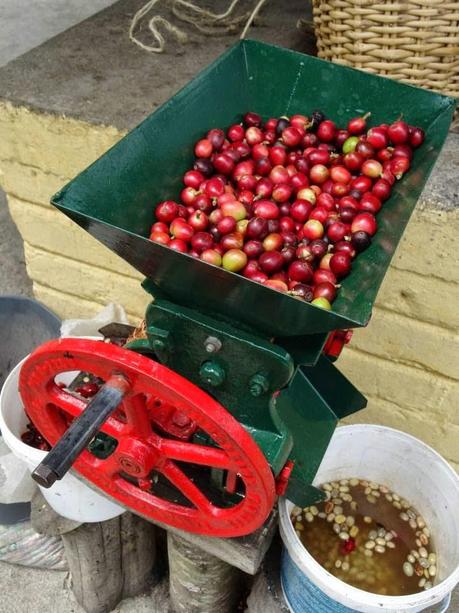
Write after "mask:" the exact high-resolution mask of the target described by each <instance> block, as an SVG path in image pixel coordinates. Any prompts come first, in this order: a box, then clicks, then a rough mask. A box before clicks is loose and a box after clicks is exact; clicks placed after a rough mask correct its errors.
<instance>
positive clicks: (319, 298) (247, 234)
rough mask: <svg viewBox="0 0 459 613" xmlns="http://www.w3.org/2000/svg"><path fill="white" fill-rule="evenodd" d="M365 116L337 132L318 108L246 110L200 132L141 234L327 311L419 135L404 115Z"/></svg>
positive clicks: (373, 229)
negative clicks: (267, 113) (174, 195)
mask: <svg viewBox="0 0 459 613" xmlns="http://www.w3.org/2000/svg"><path fill="white" fill-rule="evenodd" d="M368 117H369V114H367V115H364V116H362V117H355V118H353V119H351V120H350V121H349V122H348V124H347V127H346V128H344V129H340V128H338V127H337V126H336V124H335V123H334V122H333V121H332V120H331V119H327V118H326V117H325V116H324V114H323V113H322V112H320V111H314V112H313V113H312V114H311V116H310V117H306V116H305V115H293V116H291V117H280V118H279V119H275V118H271V119H268V120H267V121H266V122H263V120H262V118H261V117H260V115H258V114H257V113H253V112H249V113H247V114H246V115H245V116H244V118H243V121H242V122H241V123H238V124H234V125H232V126H230V127H229V128H228V129H227V130H226V133H225V132H224V131H223V130H221V129H218V128H213V129H212V130H209V132H208V133H207V134H206V136H205V138H202V139H201V140H199V141H198V142H197V143H196V144H195V147H194V153H195V156H196V159H195V162H194V165H193V168H192V169H191V170H188V171H187V172H186V173H185V175H184V177H183V183H184V188H183V190H182V191H181V193H180V199H179V201H173V200H166V201H164V202H160V203H159V204H158V205H157V207H156V210H155V217H156V222H155V223H154V224H153V226H152V228H151V235H150V239H151V240H152V241H154V242H156V243H161V244H163V245H167V246H168V247H169V248H170V249H174V250H176V251H179V252H182V253H187V254H189V255H191V256H193V257H196V258H200V259H201V260H203V261H204V262H207V263H209V264H213V265H214V266H221V267H223V268H224V269H226V270H228V271H231V272H237V273H240V274H242V275H243V276H244V277H247V278H248V279H251V280H252V281H257V282H259V283H262V284H264V285H266V286H268V287H270V288H272V289H275V290H278V291H281V292H286V293H289V294H291V295H293V296H296V297H298V298H300V299H302V300H305V301H307V302H311V303H312V304H314V305H316V306H319V307H321V308H325V309H330V308H331V303H332V302H333V300H334V299H335V297H336V294H337V290H338V288H339V283H340V280H341V279H342V278H343V277H345V276H346V275H348V274H349V273H350V272H351V268H352V261H353V259H354V258H355V257H356V256H357V254H358V253H360V252H362V251H364V250H365V249H366V248H367V247H368V246H369V245H370V244H371V240H372V237H373V235H374V234H375V232H376V230H377V222H376V215H377V213H378V212H379V210H380V209H381V207H382V206H383V203H384V201H385V200H387V199H388V198H389V196H390V194H391V190H392V186H393V185H394V183H395V181H396V180H397V179H401V178H402V176H403V175H404V173H406V172H407V171H408V169H409V168H410V164H411V159H412V156H413V150H414V149H415V148H416V147H419V146H420V145H421V144H422V142H423V141H424V132H423V130H422V129H421V128H417V127H414V126H411V125H408V124H407V123H406V122H405V121H402V120H397V121H395V122H394V123H392V124H391V125H388V124H380V125H378V126H375V127H371V128H368V126H367V120H368Z"/></svg>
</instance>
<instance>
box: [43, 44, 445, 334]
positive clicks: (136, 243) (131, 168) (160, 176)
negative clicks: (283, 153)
mask: <svg viewBox="0 0 459 613" xmlns="http://www.w3.org/2000/svg"><path fill="white" fill-rule="evenodd" d="M455 105H456V101H455V100H454V99H452V98H448V97H446V96H441V95H439V94H434V93H432V92H429V91H425V90H422V89H419V88H415V87H412V86H409V85H404V84H401V83H398V82H396V81H392V80H389V79H385V78H382V77H378V76H373V75H369V74H366V73H363V72H361V71H358V70H353V69H350V68H345V67H342V66H338V65H336V64H332V63H329V62H325V61H322V60H318V59H316V58H314V57H310V56H306V55H303V54H301V53H296V52H293V51H289V50H287V49H281V48H278V47H273V46H271V45H267V44H264V43H260V42H255V41H243V42H240V43H238V44H236V45H235V46H234V47H232V48H231V49H229V50H228V51H227V52H226V53H224V54H223V55H222V56H221V57H220V58H218V59H217V60H216V61H215V62H214V63H213V64H211V65H210V66H209V67H208V68H207V69H205V70H204V71H203V72H201V73H200V74H199V75H198V76H197V77H196V78H194V79H193V80H192V81H190V83H188V85H187V86H186V87H184V88H183V89H182V90H180V91H179V92H178V93H177V94H176V95H175V96H173V97H172V98H171V99H170V100H169V101H168V102H167V103H166V104H164V105H163V106H162V107H161V108H159V109H158V110H157V111H155V112H154V113H152V114H151V115H150V116H149V117H147V119H145V121H143V122H142V123H141V124H140V125H139V126H138V127H137V128H136V129H134V130H133V131H132V132H131V133H130V134H128V135H127V136H126V137H125V138H123V139H122V140H121V141H120V142H119V143H117V144H116V145H115V146H114V147H113V148H112V149H110V150H109V151H108V152H107V153H106V154H104V155H103V156H102V157H101V158H100V159H98V160H97V161H96V162H95V163H94V164H92V165H91V166H90V167H89V168H88V169H87V170H85V171H84V172H82V173H81V174H80V175H79V176H77V177H76V178H75V179H74V180H73V181H71V182H70V183H69V184H68V185H66V186H65V187H64V188H63V189H62V190H61V191H60V192H58V193H57V194H56V195H55V196H54V197H53V199H52V202H53V204H55V205H56V206H57V207H58V208H59V209H60V210H62V211H63V212H64V213H65V214H67V215H68V216H69V217H70V218H71V219H73V220H74V221H76V222H77V223H78V224H80V225H81V226H82V227H83V228H85V229H86V230H87V231H88V232H90V233H91V234H92V235H94V236H95V237H96V238H97V239H98V240H100V241H101V242H102V243H104V244H105V245H107V246H108V247H109V248H110V249H112V250H113V251H115V252H116V253H117V254H118V255H120V256H121V257H122V258H124V259H125V260H127V261H128V262H129V263H130V264H132V265H133V266H134V267H135V268H137V270H139V271H140V272H142V273H143V274H144V275H146V277H147V278H149V279H150V280H151V281H153V282H154V284H155V285H156V286H157V287H159V288H160V290H161V291H162V293H163V294H165V295H166V296H168V297H169V298H170V299H171V300H173V301H175V302H176V303H179V304H184V305H187V306H189V307H194V308H196V309H200V310H204V311H205V312H207V313H208V314H211V313H212V314H214V315H215V316H217V317H218V316H221V317H224V318H228V317H229V318H231V319H232V320H233V321H234V320H236V321H239V322H240V323H241V324H244V325H245V326H247V327H250V328H253V329H255V330H259V331H261V332H263V333H268V334H270V335H274V336H284V337H286V336H297V335H309V334H316V333H325V332H328V331H330V330H334V329H336V328H349V327H350V328H352V327H359V326H365V325H366V324H367V323H368V320H369V318H370V315H371V310H372V306H373V303H374V301H375V298H376V294H377V291H378V289H379V286H380V285H381V282H382V280H383V278H384V275H385V273H386V270H387V268H388V266H389V263H390V260H391V258H392V255H393V253H394V251H395V249H396V247H397V244H398V242H399V241H400V238H401V236H402V234H403V231H404V228H405V226H406V224H407V222H408V219H409V217H410V215H411V213H412V211H413V209H414V207H415V204H416V201H417V199H418V198H419V195H420V194H421V191H422V189H423V186H424V184H425V182H426V180H427V178H428V176H429V174H430V171H431V170H432V167H433V165H434V163H435V160H436V158H437V156H438V154H439V153H440V150H441V147H442V145H443V143H444V140H445V138H446V135H447V132H448V127H449V125H450V121H451V117H452V114H453V111H454V108H455ZM317 108H318V109H321V110H323V111H324V112H325V113H326V114H327V115H328V116H329V117H330V118H332V119H334V120H335V121H336V122H337V123H338V124H340V125H345V124H346V122H347V120H348V119H349V118H350V117H353V116H355V115H361V114H363V113H365V112H367V111H371V113H372V121H374V122H375V123H377V122H383V121H384V122H391V121H394V120H395V119H396V118H398V117H399V116H400V114H402V113H403V116H404V118H405V119H406V120H407V121H408V122H409V123H412V124H416V125H419V126H421V127H422V128H424V129H425V131H426V140H425V144H424V145H423V146H422V148H420V149H419V150H418V151H416V153H415V157H414V163H413V165H412V168H411V170H410V172H409V173H408V174H407V175H406V177H405V178H404V179H403V180H402V181H400V182H398V183H397V185H396V188H395V189H394V191H393V195H392V197H391V198H390V200H389V201H387V202H386V203H385V205H384V207H383V210H382V211H381V212H380V214H379V215H378V225H379V231H378V233H377V235H376V237H375V239H374V241H373V244H372V245H371V247H370V248H369V249H368V250H367V251H365V252H364V253H363V254H362V255H360V256H359V257H358V258H357V259H356V260H355V263H354V266H353V272H352V274H351V275H350V276H349V277H348V278H347V279H345V280H344V281H343V283H342V289H341V291H340V293H339V296H338V298H337V300H336V301H335V302H334V304H333V311H324V310H322V309H320V308H317V307H315V306H312V305H310V304H307V303H305V302H301V301H300V300H298V299H296V298H293V297H291V296H288V295H286V294H281V293H279V292H276V291H274V290H271V289H269V288H267V287H264V286H262V285H260V284H258V283H255V282H253V281H250V280H248V279H245V278H243V277H241V276H239V275H236V274H233V273H229V272H226V271H225V270H223V269H221V268H217V267H214V266H211V265H209V264H206V263H203V262H201V261H199V260H196V259H194V258H192V257H190V256H188V255H183V254H180V253H177V252H174V251H172V250H169V249H168V248H167V247H163V246H161V245H158V244H155V243H152V242H151V241H149V240H148V238H147V236H148V234H149V229H150V226H151V224H152V221H153V210H154V206H155V204H156V203H158V202H159V201H161V200H165V199H170V198H176V197H178V195H179V193H180V190H181V188H182V183H181V177H182V175H183V173H184V172H185V170H186V169H187V168H189V167H190V164H191V163H192V159H193V147H192V145H193V143H194V142H195V141H196V140H197V139H198V138H200V137H201V136H202V134H203V133H205V132H206V131H207V130H208V129H209V128H211V127H217V126H218V127H226V126H229V125H230V124H232V123H233V122H235V121H238V120H240V117H241V115H242V114H243V113H245V112H246V111H247V110H252V111H256V112H258V113H260V114H261V115H262V116H263V117H265V118H268V117H270V116H280V115H290V114H293V113H304V114H308V113H310V112H311V111H312V110H314V109H317Z"/></svg>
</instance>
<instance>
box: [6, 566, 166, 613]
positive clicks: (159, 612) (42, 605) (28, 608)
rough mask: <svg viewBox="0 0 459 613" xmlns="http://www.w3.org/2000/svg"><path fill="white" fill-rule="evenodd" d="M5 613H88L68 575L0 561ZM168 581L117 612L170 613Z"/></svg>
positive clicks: (128, 601) (125, 603)
mask: <svg viewBox="0 0 459 613" xmlns="http://www.w3.org/2000/svg"><path fill="white" fill-rule="evenodd" d="M0 589H1V596H0V612H1V613H29V612H33V613H84V609H82V608H81V607H80V605H79V604H78V603H77V602H76V600H75V599H74V597H73V594H72V592H71V590H70V587H69V578H68V575H67V573H65V572H60V571H45V570H36V569H33V568H23V567H21V566H14V565H12V564H5V563H4V562H0ZM168 589H169V585H168V578H167V577H165V578H164V579H163V580H162V581H161V583H159V584H158V585H157V586H155V587H154V588H153V589H152V590H151V592H150V593H148V594H145V595H143V596H137V598H128V599H127V600H124V601H123V602H122V603H121V604H120V605H119V606H118V607H116V609H114V612H113V613H167V611H168V601H169V598H168Z"/></svg>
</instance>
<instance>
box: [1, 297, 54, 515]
mask: <svg viewBox="0 0 459 613" xmlns="http://www.w3.org/2000/svg"><path fill="white" fill-rule="evenodd" d="M60 326H61V321H60V319H59V318H58V317H57V316H56V315H54V313H52V312H51V311H50V310H49V309H47V308H46V307H45V306H44V305H42V304H40V303H39V302H37V301H36V300H33V299H32V298H26V297H25V296H0V333H1V336H2V342H1V343H0V389H1V388H2V386H3V383H4V382H5V379H6V378H7V376H8V375H9V373H10V371H11V370H12V369H13V368H14V367H15V366H16V364H17V363H18V362H20V361H21V360H22V358H24V357H25V356H26V355H28V354H29V353H30V352H31V351H33V350H34V349H35V348H36V347H38V346H39V345H41V344H42V343H44V342H46V341H48V340H50V339H52V338H57V337H58V336H59V334H60ZM29 517H30V503H28V502H20V503H14V504H0V524H15V523H17V522H20V521H25V520H27V519H29Z"/></svg>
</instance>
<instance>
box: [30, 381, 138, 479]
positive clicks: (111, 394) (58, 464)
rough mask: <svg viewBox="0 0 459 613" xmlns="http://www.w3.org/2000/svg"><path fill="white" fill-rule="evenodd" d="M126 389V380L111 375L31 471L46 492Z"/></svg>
mask: <svg viewBox="0 0 459 613" xmlns="http://www.w3.org/2000/svg"><path fill="white" fill-rule="evenodd" d="M128 389H129V383H128V381H127V380H126V378H125V377H123V376H122V375H112V376H111V377H110V379H108V381H107V382H106V383H105V384H104V385H103V386H102V387H101V388H100V390H99V391H98V392H97V394H96V395H95V396H94V398H93V399H92V400H91V401H90V402H89V403H88V405H87V406H86V408H85V410H84V411H83V412H82V413H81V415H80V416H79V417H77V419H75V420H74V421H73V422H72V423H71V424H70V427H69V428H68V430H67V431H66V433H65V434H64V436H63V437H62V438H61V439H59V440H58V442H57V443H56V444H55V445H54V447H53V448H52V449H51V451H50V452H49V453H48V455H47V456H46V458H45V459H44V460H43V462H41V464H39V465H38V466H37V468H36V469H35V470H34V471H33V473H32V479H33V480H34V481H36V482H37V483H38V485H41V486H42V487H46V488H48V487H51V486H52V485H53V483H54V482H55V481H58V480H60V479H62V477H63V476H64V475H65V474H66V473H67V472H68V470H69V469H70V467H71V466H72V464H73V463H74V462H75V460H76V459H77V457H78V456H79V455H80V453H81V452H82V451H83V449H85V448H86V447H87V446H88V445H89V443H90V442H91V441H92V439H93V438H94V436H95V435H96V434H97V432H98V431H99V429H100V426H101V425H102V424H103V423H104V421H106V420H107V419H108V417H110V415H111V414H112V413H113V412H114V410H115V409H116V408H117V407H118V406H119V404H120V402H121V401H122V399H123V397H124V396H125V395H126V393H127V391H128Z"/></svg>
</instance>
